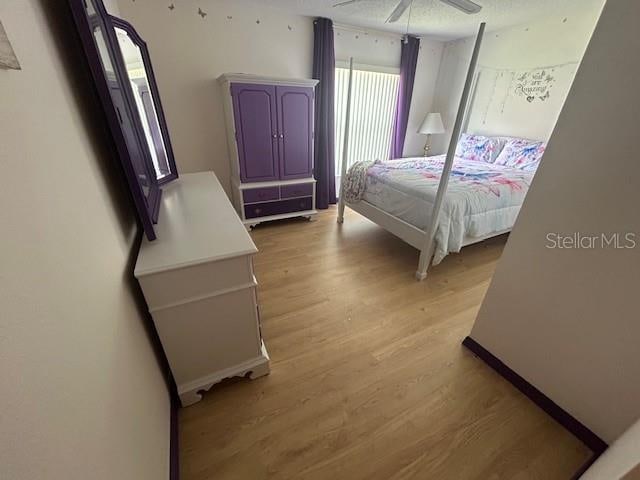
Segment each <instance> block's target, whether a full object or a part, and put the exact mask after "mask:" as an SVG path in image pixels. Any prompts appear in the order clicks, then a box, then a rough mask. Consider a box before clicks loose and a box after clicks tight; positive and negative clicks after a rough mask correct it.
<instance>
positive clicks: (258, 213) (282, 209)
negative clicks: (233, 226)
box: [244, 197, 313, 218]
mask: <svg viewBox="0 0 640 480" xmlns="http://www.w3.org/2000/svg"><path fill="white" fill-rule="evenodd" d="M312 205H313V201H312V198H311V197H303V198H290V199H289V200H280V201H279V202H265V203H253V204H251V205H245V206H244V216H245V218H258V217H269V216H271V215H280V214H283V213H291V212H302V211H304V210H311V206H312Z"/></svg>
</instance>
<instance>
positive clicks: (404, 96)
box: [390, 35, 420, 158]
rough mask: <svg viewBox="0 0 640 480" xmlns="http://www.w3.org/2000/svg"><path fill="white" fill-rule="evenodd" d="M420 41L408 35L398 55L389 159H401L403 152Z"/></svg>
mask: <svg viewBox="0 0 640 480" xmlns="http://www.w3.org/2000/svg"><path fill="white" fill-rule="evenodd" d="M419 51H420V39H419V38H416V37H412V36H411V35H408V36H407V37H406V40H405V41H403V42H402V46H401V53H400V85H399V88H398V100H397V103H396V112H395V115H394V119H393V135H392V136H391V152H390V156H391V158H401V157H402V152H403V150H404V139H405V136H406V135H407V124H408V123H409V109H410V108H411V97H412V95H413V83H414V80H415V78H416V66H417V65H418V52H419Z"/></svg>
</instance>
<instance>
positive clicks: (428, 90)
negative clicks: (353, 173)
mask: <svg viewBox="0 0 640 480" xmlns="http://www.w3.org/2000/svg"><path fill="white" fill-rule="evenodd" d="M443 50H444V43H442V42H439V41H437V40H432V39H430V38H425V37H423V38H421V39H420V53H419V54H418V65H417V66H416V78H415V80H414V84H413V96H412V97H411V108H410V110H409V123H408V124H407V134H406V136H405V143H404V152H403V155H404V156H405V157H410V156H415V155H423V153H424V144H425V141H426V140H427V138H426V136H424V135H422V134H419V133H418V128H420V126H421V125H422V121H423V120H424V117H425V116H426V115H427V113H429V112H435V111H437V110H436V109H435V106H434V103H435V98H436V82H437V80H438V72H439V71H440V62H441V58H442V52H443Z"/></svg>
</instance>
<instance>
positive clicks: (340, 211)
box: [338, 57, 353, 223]
mask: <svg viewBox="0 0 640 480" xmlns="http://www.w3.org/2000/svg"><path fill="white" fill-rule="evenodd" d="M352 78H353V57H351V58H349V84H348V87H347V110H346V112H345V116H344V136H343V139H342V165H340V194H339V196H338V223H343V222H344V178H345V176H346V175H347V154H348V150H349V120H350V119H351V80H352Z"/></svg>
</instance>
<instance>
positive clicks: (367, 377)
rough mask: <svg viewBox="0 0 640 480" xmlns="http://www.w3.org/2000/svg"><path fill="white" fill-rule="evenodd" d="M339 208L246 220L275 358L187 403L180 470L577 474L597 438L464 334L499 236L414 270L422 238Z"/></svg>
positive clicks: (214, 473)
mask: <svg viewBox="0 0 640 480" xmlns="http://www.w3.org/2000/svg"><path fill="white" fill-rule="evenodd" d="M335 216H336V215H335V209H331V210H329V211H328V212H323V213H321V214H320V215H319V216H318V220H317V221H316V222H312V223H307V222H306V221H305V220H294V221H289V222H282V223H272V224H268V225H261V226H259V227H258V228H256V229H255V230H254V231H253V233H252V236H253V238H254V240H255V242H256V244H257V246H258V248H259V249H260V253H259V254H258V256H257V258H256V261H255V266H256V272H257V277H258V281H259V283H260V290H259V291H260V303H261V305H262V331H263V336H264V338H265V342H266V345H267V348H268V350H269V354H270V355H271V362H272V363H271V369H272V373H271V374H270V375H269V376H267V377H263V378H260V379H257V380H253V381H249V380H246V379H241V380H237V381H230V382H227V383H224V384H220V385H218V386H216V387H214V388H213V389H212V390H211V391H210V392H209V393H208V394H206V395H205V397H204V399H203V400H202V401H201V402H200V403H198V404H196V405H193V406H191V407H188V408H186V409H182V410H181V411H180V428H181V433H180V441H181V446H180V453H181V467H182V477H183V478H184V479H185V480H205V479H207V480H208V479H243V480H244V479H263V478H283V479H284V478H287V479H288V478H291V479H321V480H342V479H349V480H351V479H367V480H376V479H384V480H387V479H408V478H415V479H439V480H440V479H530V478H531V479H545V480H553V479H563V480H564V479H568V478H569V477H570V476H571V475H572V474H573V473H574V472H575V471H576V470H577V469H578V467H579V466H580V465H581V464H582V463H583V462H584V461H585V460H586V459H587V457H588V456H589V454H590V451H589V450H588V449H587V448H586V447H585V446H584V445H583V444H582V443H580V442H579V441H578V440H577V439H575V438H574V437H573V436H571V434H569V433H567V432H566V431H565V430H564V429H563V428H562V427H560V426H559V425H558V424H556V423H555V422H554V421H553V420H551V419H550V418H549V417H548V416H547V415H546V414H545V413H544V412H542V411H541V410H539V409H538V408H537V407H536V406H535V405H534V404H533V403H531V402H530V401H529V400H528V399H527V398H525V397H524V396H523V395H522V394H520V393H519V392H518V391H517V390H516V389H514V388H513V387H512V386H511V385H510V384H508V383H507V382H506V381H505V380H503V379H502V378H501V377H499V376H498V375H497V374H496V373H494V372H493V371H492V370H491V369H490V368H489V367H487V366H486V365H485V364H484V363H483V362H482V361H481V360H479V359H477V358H476V357H474V356H473V355H472V354H471V353H470V352H468V351H467V350H465V349H464V347H462V346H461V345H460V342H461V341H462V339H463V338H464V337H465V335H467V334H468V332H469V331H470V329H471V326H472V324H473V321H474V318H475V316H476V313H477V311H478V308H479V305H480V303H481V301H482V298H483V296H484V294H485V291H486V289H487V286H488V284H489V281H490V279H491V275H492V274H493V271H494V268H495V264H496V261H497V259H498V257H499V256H500V253H501V251H502V248H503V246H504V243H505V241H506V238H505V237H498V238H494V239H491V240H489V241H486V242H483V243H481V244H478V245H472V246H469V247H466V248H465V249H464V250H463V251H462V253H461V254H457V255H450V256H449V257H447V258H446V259H445V260H444V262H443V263H442V264H441V265H439V266H437V267H435V268H433V269H431V271H430V272H429V277H428V278H427V280H426V281H425V282H422V283H418V282H416V281H415V280H414V277H413V275H414V272H415V269H416V262H417V259H418V252H417V251H416V250H414V249H413V248H411V247H410V246H408V245H406V244H405V243H403V242H402V241H400V240H398V239H396V238H395V237H393V236H392V235H391V234H388V233H387V232H385V231H384V230H382V229H380V228H379V227H377V226H375V225H374V224H372V223H371V222H369V221H368V220H366V219H364V218H363V217H361V216H359V215H358V214H356V213H354V212H351V211H348V212H347V216H346V218H345V223H344V225H342V226H339V225H337V224H336V221H335Z"/></svg>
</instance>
